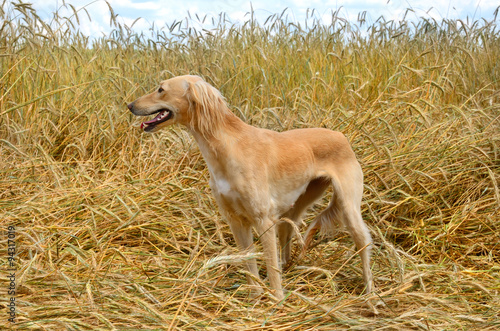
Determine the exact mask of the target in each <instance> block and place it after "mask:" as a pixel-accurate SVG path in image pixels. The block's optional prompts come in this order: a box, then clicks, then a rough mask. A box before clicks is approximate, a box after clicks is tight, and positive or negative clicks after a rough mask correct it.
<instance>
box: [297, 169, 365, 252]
mask: <svg viewBox="0 0 500 331" xmlns="http://www.w3.org/2000/svg"><path fill="white" fill-rule="evenodd" d="M344 170H346V171H348V172H344V173H343V174H342V178H340V177H337V176H335V175H332V176H329V177H330V180H331V184H332V187H333V194H332V198H331V200H330V204H329V205H328V207H327V208H326V209H325V210H323V212H321V213H320V214H319V215H318V216H316V218H315V219H314V220H313V221H312V223H311V224H310V225H309V227H308V228H307V230H306V233H305V235H304V238H305V241H304V249H303V250H304V252H305V251H306V250H307V249H308V247H309V246H310V244H311V242H312V240H313V237H314V235H315V234H316V233H317V232H318V231H319V232H320V233H321V234H323V235H324V234H331V233H334V232H335V230H338V228H339V227H343V228H345V229H346V230H347V231H348V232H349V234H350V235H351V237H352V238H353V240H354V242H355V243H356V246H357V248H358V249H359V250H361V249H364V250H366V252H367V254H369V250H370V247H369V246H370V244H371V242H372V239H371V236H370V232H369V230H368V227H367V226H366V224H365V222H364V221H363V219H362V217H361V197H362V194H363V173H362V171H361V167H360V166H359V163H358V162H357V161H355V164H352V165H351V166H350V167H345V169H344Z"/></svg>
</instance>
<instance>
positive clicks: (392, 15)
mask: <svg viewBox="0 0 500 331" xmlns="http://www.w3.org/2000/svg"><path fill="white" fill-rule="evenodd" d="M61 2H62V1H57V0H37V1H35V4H34V7H35V8H36V9H37V10H38V13H39V15H41V16H42V17H46V18H47V20H49V19H50V17H51V16H52V15H51V13H52V12H53V11H54V10H55V9H56V5H57V4H58V3H59V4H61ZM108 2H109V4H110V5H111V7H112V8H113V11H114V13H115V14H118V21H119V22H122V23H124V24H127V25H130V24H132V22H134V21H135V20H136V19H137V18H138V17H142V19H141V20H139V21H137V22H136V24H135V26H134V30H136V31H139V30H147V29H149V28H150V27H151V25H152V24H153V22H154V24H155V26H156V27H160V26H163V25H164V24H165V23H167V24H172V23H173V22H174V21H180V20H184V18H186V17H187V16H188V11H189V13H190V14H191V17H195V15H196V14H198V16H199V17H200V19H202V18H203V17H204V16H205V15H208V18H209V19H208V20H207V23H206V26H203V27H206V28H210V27H211V26H210V24H211V19H210V18H211V17H214V18H215V19H217V18H218V16H219V14H220V13H221V12H225V13H226V14H227V16H228V17H229V18H230V20H231V21H233V23H238V22H240V23H242V22H244V21H246V20H248V19H249V15H247V13H248V12H249V11H250V8H251V6H252V7H253V9H254V15H255V17H256V18H257V19H258V20H259V21H261V22H263V21H264V20H265V19H266V18H268V17H269V16H271V15H273V14H276V13H277V14H281V13H282V12H283V10H284V9H285V8H287V7H288V8H289V10H288V11H287V12H286V15H287V16H288V20H295V21H298V22H300V23H303V22H304V21H305V19H306V11H307V9H312V8H315V9H316V10H315V16H314V17H316V18H319V19H321V20H323V22H324V23H325V24H328V23H330V22H331V13H332V11H336V10H339V9H340V10H339V16H340V17H341V18H344V19H347V20H349V21H351V22H356V21H357V17H358V14H359V13H361V12H363V11H367V15H366V17H367V22H368V23H373V22H374V21H375V20H376V19H378V18H379V17H380V16H384V18H385V19H386V20H391V19H393V20H401V19H402V18H403V16H404V14H405V12H406V10H407V8H412V10H413V12H409V13H408V16H407V18H409V19H414V18H418V17H421V16H424V17H432V18H435V19H437V20H440V19H442V18H450V19H457V18H461V19H465V18H466V17H467V16H468V17H469V18H472V17H473V15H474V14H475V16H474V18H475V19H479V18H480V17H485V18H486V19H489V20H491V19H493V12H494V10H495V9H496V8H497V6H498V2H497V0H473V1H469V0H453V2H452V1H451V0H446V1H443V0H420V1H411V0H408V1H392V0H389V1H388V0H363V1H361V0H344V1H340V0H327V1H321V0H307V1H306V0H288V1H268V0H255V1H249V0H218V1H202V0H192V1H189V2H188V1H184V2H182V1H179V0H157V1H152V0H108ZM67 3H71V4H72V5H73V6H74V7H75V8H77V9H80V8H82V7H84V6H85V9H86V10H87V11H88V12H89V14H90V16H91V19H92V21H88V19H87V18H86V16H87V15H86V14H85V13H84V12H83V11H82V10H81V11H80V12H79V18H80V30H81V31H82V32H83V33H85V34H87V35H95V36H101V35H102V33H103V32H104V33H109V31H110V30H111V28H110V26H109V20H110V12H109V8H108V5H107V4H106V2H105V1H104V0H99V1H96V2H91V0H72V1H67ZM431 8H432V9H431ZM429 9H431V10H429ZM71 13H72V11H71V10H70V9H67V8H66V9H65V8H61V9H60V14H61V15H62V16H65V15H71ZM310 14H311V11H309V15H310Z"/></svg>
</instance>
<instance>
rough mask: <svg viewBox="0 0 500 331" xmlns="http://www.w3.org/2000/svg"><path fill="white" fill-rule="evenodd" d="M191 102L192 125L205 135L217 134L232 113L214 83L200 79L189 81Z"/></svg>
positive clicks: (188, 93)
mask: <svg viewBox="0 0 500 331" xmlns="http://www.w3.org/2000/svg"><path fill="white" fill-rule="evenodd" d="M187 95H188V99H189V102H190V104H191V111H192V117H191V126H192V128H193V129H194V130H197V131H199V132H200V133H201V134H202V135H203V136H204V137H209V136H212V137H214V136H216V134H217V132H220V129H221V127H222V126H223V125H224V121H225V119H226V117H227V115H228V114H231V112H230V111H229V108H228V107H227V104H226V101H225V100H224V97H223V96H222V95H221V93H220V92H219V91H218V90H217V89H216V88H215V87H213V86H212V85H210V84H208V83H207V82H205V81H203V80H200V81H197V82H196V83H191V82H190V83H189V87H188V91H187Z"/></svg>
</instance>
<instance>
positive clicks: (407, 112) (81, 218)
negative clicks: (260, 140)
mask: <svg viewBox="0 0 500 331" xmlns="http://www.w3.org/2000/svg"><path fill="white" fill-rule="evenodd" d="M0 8H1V9H0V10H1V11H0V16H1V18H2V19H1V20H0V22H1V23H0V53H1V54H0V225H1V228H2V230H3V231H4V232H2V233H4V234H6V230H7V227H8V226H10V225H13V226H15V227H16V232H17V238H16V242H17V250H18V254H17V256H16V261H17V267H18V272H17V276H16V282H17V297H16V298H17V313H18V319H17V320H18V322H17V324H16V325H14V326H13V325H11V324H10V323H9V322H8V321H7V309H6V305H7V303H8V300H9V296H8V295H7V293H6V289H7V283H6V278H5V276H2V283H1V284H0V286H1V288H0V293H1V295H0V300H1V301H2V307H3V308H1V309H0V310H1V311H4V312H5V314H2V317H1V318H0V326H2V328H13V329H19V330H21V329H22V330H118V329H124V330H125V329H126V330H133V329H137V330H163V329H182V330H197V329H209V330H238V329H247V330H265V329H272V330H331V329H360V330H370V329H377V330H385V329H389V330H395V329H423V330H457V329H458V330H465V329H476V330H479V329H481V330H494V329H498V328H500V322H499V321H500V318H499V315H500V299H499V291H500V259H499V257H500V244H499V237H500V226H499V220H500V217H499V216H500V213H499V206H500V187H499V178H500V82H499V80H498V78H499V77H500V37H499V32H498V26H497V23H496V22H485V21H476V22H474V23H473V24H472V25H471V26H467V25H465V24H464V23H463V22H460V21H447V20H444V21H443V22H436V21H433V20H430V19H425V18H422V19H420V20H419V21H418V22H413V23H412V22H410V21H404V22H400V23H396V22H384V21H383V20H380V21H378V22H376V23H374V24H373V25H371V26H368V27H367V26H366V24H365V23H364V22H362V21H360V22H358V25H350V24H348V23H346V22H344V21H342V20H341V19H337V20H336V21H335V23H334V24H332V25H331V26H322V25H320V24H318V23H317V22H316V23H315V24H310V25H309V26H308V28H307V29H306V28H304V27H303V26H302V27H301V26H298V25H294V24H291V23H288V22H287V21H286V20H285V19H284V18H283V17H281V16H277V15H275V16H272V17H270V18H269V21H268V22H267V23H266V24H265V25H259V24H257V23H256V22H255V21H252V20H249V21H248V22H247V23H246V24H244V25H243V26H235V25H231V23H230V22H227V21H225V20H224V19H225V18H224V17H223V16H222V17H221V20H220V21H219V22H218V23H217V22H215V23H216V24H218V26H219V27H218V29H217V30H214V31H199V30H196V29H194V28H192V27H191V28H190V27H189V26H187V25H189V24H190V23H192V21H189V20H187V21H184V22H182V23H181V24H174V25H172V26H171V27H170V29H168V28H166V29H164V30H158V31H152V32H151V34H150V35H137V34H134V33H133V32H132V31H131V30H130V28H128V27H126V26H123V25H120V24H118V23H117V22H113V24H114V27H115V31H114V33H113V34H112V35H111V36H110V37H109V38H104V37H103V38H100V39H97V40H90V39H88V38H86V37H84V36H82V35H81V34H80V33H78V32H77V29H78V24H79V22H78V17H79V15H82V14H83V15H85V13H84V12H79V13H76V15H75V16H73V17H68V18H65V17H58V16H54V20H53V21H52V23H51V25H50V26H49V25H46V24H44V23H43V22H42V21H41V20H40V19H39V17H38V16H37V13H36V12H34V11H33V10H32V9H31V7H30V6H29V5H27V4H11V3H9V2H4V3H3V4H2V6H1V7H0ZM361 17H362V16H361ZM75 29H76V30H75ZM186 73H192V74H199V75H202V76H204V77H205V78H206V79H207V80H208V81H210V82H211V83H212V84H213V85H214V86H216V87H218V88H219V89H220V90H221V91H222V93H223V94H224V95H225V96H226V97H227V100H228V101H229V103H230V105H231V106H232V109H233V111H234V112H235V113H236V114H237V115H238V116H240V117H242V118H244V119H245V120H246V121H248V122H250V123H252V124H254V125H257V126H261V127H268V128H271V129H275V130H280V131H281V130H286V129H291V128H297V127H318V126H324V127H328V128H331V129H336V130H340V131H342V132H344V133H345V134H346V135H347V136H348V137H349V138H350V140H351V141H352V144H353V146H354V148H355V151H356V153H357V155H358V158H359V159H360V161H361V163H362V166H363V168H364V172H365V176H366V179H365V199H364V204H363V215H364V218H365V219H366V221H367V222H368V223H369V225H370V228H371V230H372V233H373V237H374V240H375V247H374V262H373V272H374V277H375V284H376V287H377V295H378V296H379V297H380V298H381V299H382V300H383V301H384V302H385V304H386V307H381V308H379V312H380V314H379V315H378V316H376V317H375V316H372V315H371V314H370V310H369V309H368V308H367V307H366V306H365V305H364V301H365V299H366V297H363V296H360V292H361V290H362V279H361V271H360V265H359V263H360V262H359V259H358V257H356V256H354V257H353V253H354V248H353V245H352V242H351V240H350V239H349V238H348V236H346V235H345V234H344V233H342V232H340V233H339V234H338V236H336V237H335V238H334V239H333V240H332V241H320V242H319V243H318V245H317V246H316V247H315V248H313V249H312V250H311V251H310V253H309V255H308V256H307V257H306V259H304V260H302V261H297V262H296V264H295V265H293V266H291V268H290V269H289V270H288V271H286V272H285V273H284V283H285V287H286V289H287V290H288V291H289V295H288V296H287V298H286V299H285V300H284V302H283V303H282V304H277V303H276V302H274V301H272V300H271V299H269V297H268V296H267V295H264V296H263V297H262V298H260V300H251V299H249V298H248V294H249V291H248V288H247V287H246V285H245V275H244V274H243V272H242V271H241V268H239V267H238V263H239V262H241V261H242V260H244V259H245V258H248V256H242V255H240V254H239V253H238V252H237V251H236V250H235V249H234V248H233V247H234V246H235V245H234V241H233V239H232V237H231V234H230V231H229V228H228V226H227V225H226V224H225V223H224V222H223V221H222V220H221V218H220V216H219V214H218V212H217V208H216V205H215V202H214V200H213V199H212V198H211V196H210V190H209V188H208V185H207V183H208V173H207V170H206V167H205V163H204V161H203V159H202V157H201V156H200V154H199V151H198V148H197V146H196V144H195V143H194V141H193V139H192V138H191V137H190V136H189V135H188V134H187V133H186V132H185V131H183V130H182V129H180V128H172V129H170V130H165V131H164V132H163V133H160V134H155V135H149V134H143V133H141V132H140V130H138V129H136V128H134V127H133V123H134V121H136V119H134V118H133V117H132V116H131V114H129V112H128V111H127V109H126V107H125V105H126V103H127V102H129V101H131V100H133V99H134V98H135V97H137V96H139V95H141V94H143V93H145V92H146V91H149V90H150V89H152V88H154V87H155V86H156V84H157V82H158V80H159V79H164V78H169V77H172V76H174V75H180V74H186ZM325 203H326V200H324V201H323V202H322V203H321V204H320V205H318V206H317V207H316V208H315V209H316V211H317V210H318V209H319V208H321V207H324V204H325ZM311 215H312V214H311ZM6 240H7V237H6V235H2V238H1V242H2V246H1V250H0V256H1V259H0V260H1V263H2V269H3V270H4V269H6V265H7V250H6V247H7V245H6ZM351 258H352V259H351ZM348 260H349V261H348ZM240 285H241V286H240Z"/></svg>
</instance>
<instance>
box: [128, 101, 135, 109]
mask: <svg viewBox="0 0 500 331" xmlns="http://www.w3.org/2000/svg"><path fill="white" fill-rule="evenodd" d="M133 107H134V103H133V102H131V103H129V104H128V105H127V108H128V109H130V110H132V108H133Z"/></svg>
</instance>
